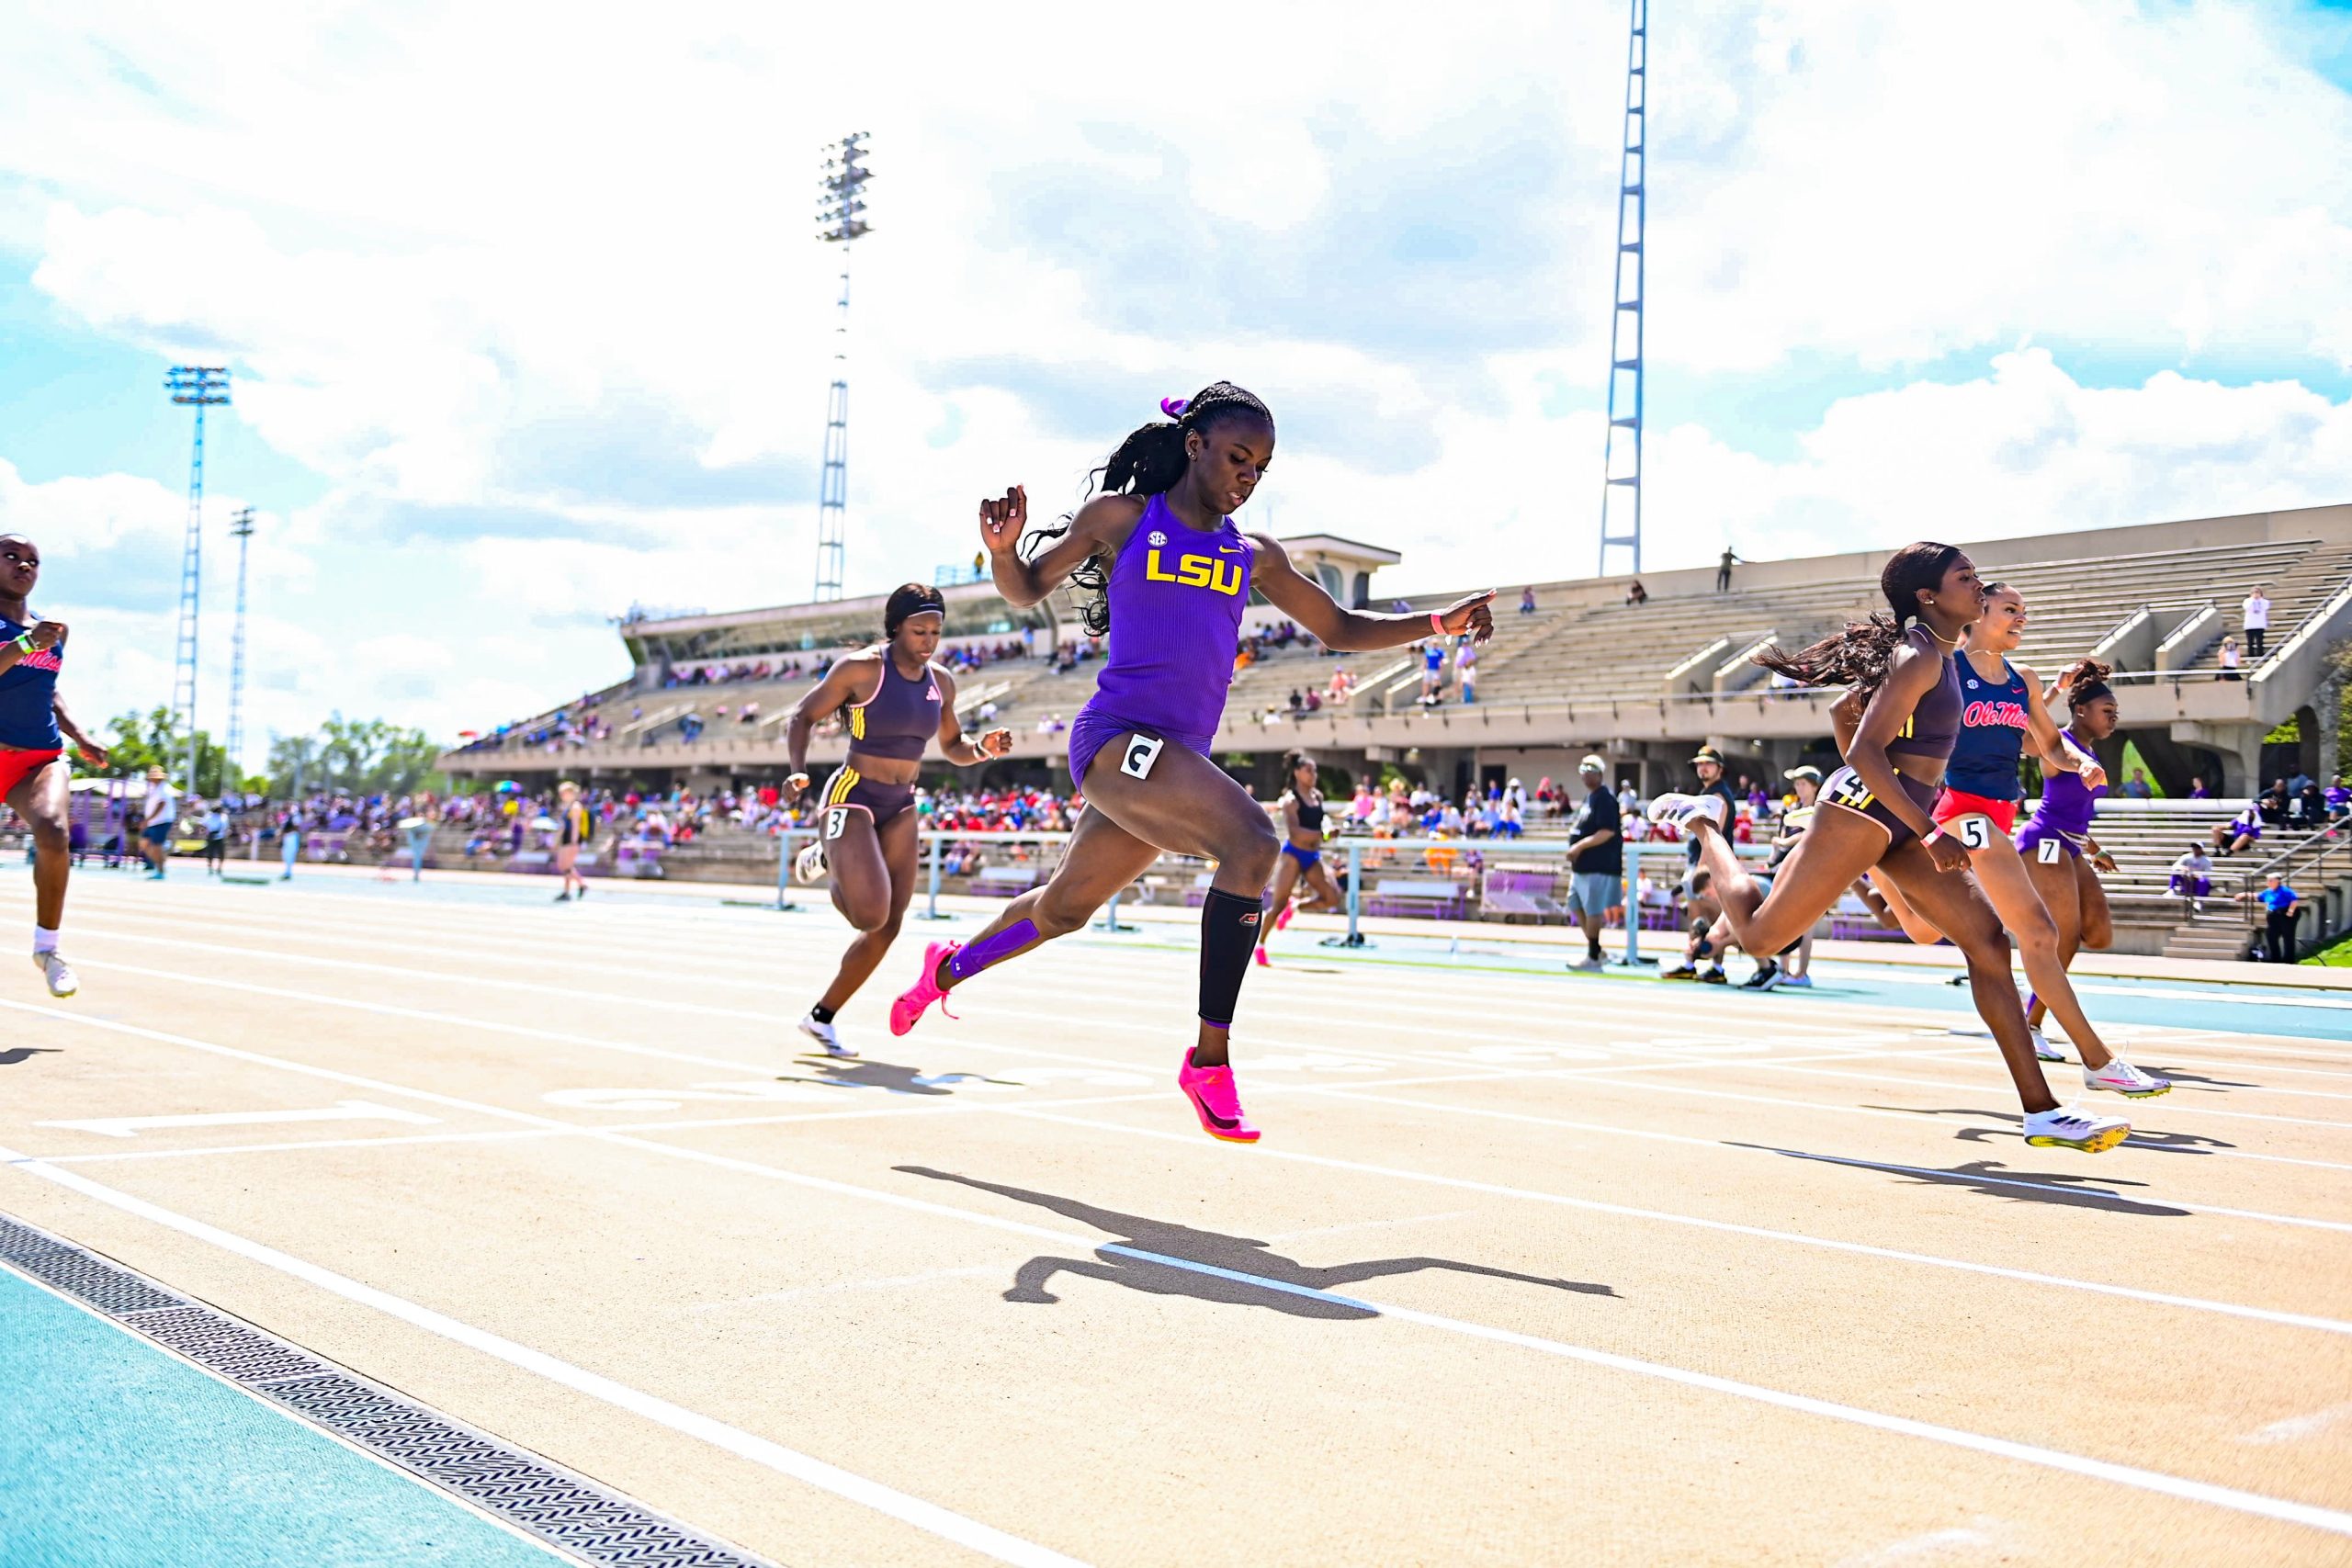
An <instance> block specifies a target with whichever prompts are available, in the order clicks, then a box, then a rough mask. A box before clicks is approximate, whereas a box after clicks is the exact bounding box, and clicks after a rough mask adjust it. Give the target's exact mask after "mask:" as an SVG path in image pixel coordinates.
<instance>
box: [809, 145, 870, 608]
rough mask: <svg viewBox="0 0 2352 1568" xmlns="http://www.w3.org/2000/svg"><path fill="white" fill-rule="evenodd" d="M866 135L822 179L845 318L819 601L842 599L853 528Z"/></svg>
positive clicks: (821, 201) (823, 502)
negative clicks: (857, 279)
mask: <svg viewBox="0 0 2352 1568" xmlns="http://www.w3.org/2000/svg"><path fill="white" fill-rule="evenodd" d="M865 141H866V133H865V131H863V130H858V131H853V132H851V133H850V134H849V135H847V136H844V137H842V139H841V140H840V141H836V142H834V143H833V144H832V145H831V146H830V147H827V148H826V149H825V166H824V172H823V173H822V174H821V175H819V176H818V179H817V191H818V197H817V222H818V224H819V228H818V230H817V238H819V239H820V240H822V241H824V242H825V243H828V244H833V245H839V246H840V247H841V248H842V303H841V319H840V321H838V322H837V323H836V324H835V326H834V328H833V333H834V337H833V386H832V390H831V393H830V394H828V396H827V398H826V400H825V468H824V475H823V477H822V479H820V481H819V485H818V491H817V597H818V598H820V599H838V598H840V597H841V596H842V560H843V558H844V557H845V556H846V555H847V554H848V551H847V548H846V535H847V531H848V526H849V248H850V244H851V243H852V242H853V241H854V240H856V239H858V238H859V237H860V236H862V235H864V234H865V232H866V231H867V230H868V229H869V228H870V227H871V225H869V224H868V223H867V222H866V221H865V216H864V214H865V182H866V181H867V180H869V179H872V178H873V177H874V175H873V173H872V172H871V171H870V170H868V169H867V168H866V166H865Z"/></svg>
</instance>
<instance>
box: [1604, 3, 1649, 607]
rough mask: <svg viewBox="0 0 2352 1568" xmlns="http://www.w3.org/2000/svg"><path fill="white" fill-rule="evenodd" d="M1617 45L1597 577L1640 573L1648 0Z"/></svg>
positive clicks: (1636, 11)
mask: <svg viewBox="0 0 2352 1568" xmlns="http://www.w3.org/2000/svg"><path fill="white" fill-rule="evenodd" d="M1632 5H1633V36H1632V38H1631V39H1629V40H1628V41H1627V43H1626V46H1625V151H1624V154H1623V158H1622V159H1621V161H1620V162H1619V164H1618V166H1617V261H1616V266H1615V269H1614V270H1615V274H1616V276H1615V278H1614V280H1613V285H1614V287H1613V295H1612V297H1613V299H1614V301H1615V308H1614V309H1613V310H1611V312H1610V321H1609V434H1608V436H1607V438H1606V439H1605V441H1604V443H1603V445H1602V447H1601V455H1600V467H1601V486H1600V575H1601V576H1603V577H1606V576H1608V575H1609V552H1610V551H1611V550H1612V549H1623V550H1625V551H1627V552H1629V553H1630V554H1631V555H1632V557H1633V565H1632V566H1631V568H1630V569H1629V570H1632V571H1634V572H1635V573H1639V572H1640V571H1641V570H1642V337H1643V319H1642V284H1643V281H1644V273H1645V266H1644V263H1643V258H1644V256H1645V254H1646V252H1645V248H1644V247H1645V243H1646V242H1647V240H1648V239H1649V101H1650V88H1649V81H1650V78H1649V64H1650V38H1649V33H1650V25H1649V24H1650V6H1649V0H1632Z"/></svg>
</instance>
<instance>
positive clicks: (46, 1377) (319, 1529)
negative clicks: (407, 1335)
mask: <svg viewBox="0 0 2352 1568" xmlns="http://www.w3.org/2000/svg"><path fill="white" fill-rule="evenodd" d="M561 1561H564V1559H561V1558H559V1557H557V1556H556V1555H554V1554H553V1553H551V1552H549V1551H546V1550H545V1549H543V1548H540V1547H537V1546H534V1545H532V1544H531V1543H530V1542H528V1541H526V1540H523V1539H522V1538H520V1537H518V1536H515V1535H513V1534H511V1533H509V1532H508V1531H506V1530H504V1529H500V1528H499V1527H498V1526H496V1525H494V1524H492V1523H491V1522H489V1521H488V1520H486V1519H484V1518H482V1517H481V1516H480V1515H478V1514H475V1513H473V1512H472V1511H471V1510H470V1509H468V1508H466V1507H465V1506H462V1505H460V1504H458V1503H457V1502H454V1501H452V1500H451V1499H450V1498H448V1497H447V1496H445V1495H442V1494H441V1493H439V1492H436V1491H434V1490H433V1489H431V1488H429V1487H426V1486H424V1485H421V1484H420V1483H417V1482H415V1481H413V1480H411V1479H409V1478H408V1477H407V1476H405V1475H402V1474H401V1473H400V1472H396V1471H392V1470H390V1469H387V1468H386V1467H385V1466H383V1465H381V1464H379V1463H378V1462H377V1461H374V1460H371V1459H368V1458H367V1457H366V1456H364V1455H362V1454H359V1453H356V1452H354V1451H353V1450H350V1449H347V1448H345V1447H344V1446H343V1445H342V1444H340V1443H338V1442H335V1441H334V1439H332V1438H328V1437H326V1436H325V1435H324V1434H322V1433H321V1432H319V1431H318V1430H317V1429H316V1428H314V1427H310V1426H308V1425H306V1424H305V1423H303V1422H300V1421H298V1420H295V1419H293V1418H292V1417H290V1416H284V1415H280V1414H279V1413H278V1412H277V1411H276V1410H275V1409H272V1408H271V1407H269V1406H268V1405H266V1404H263V1403H262V1402H260V1401H258V1400H256V1399H254V1398H253V1397H252V1396H250V1395H248V1394H245V1393H239V1392H238V1391H237V1390H235V1389H233V1388H230V1387H228V1386H227V1385H225V1384H223V1383H221V1382H219V1381H218V1380H216V1379H215V1378H213V1377H211V1376H210V1375H209V1374H208V1373H205V1372H202V1371H198V1370H197V1369H196V1368H194V1367H192V1366H189V1365H188V1364H187V1363H186V1362H184V1361H181V1360H179V1359H177V1358H175V1357H174V1356H171V1355H169V1354H167V1353H166V1352H164V1351H163V1350H161V1349H158V1348H155V1347H154V1346H153V1345H150V1344H148V1343H147V1342H146V1341H144V1340H142V1339H141V1338H139V1337H136V1336H134V1335H132V1334H130V1333H127V1332H126V1331H124V1330H123V1329H122V1328H119V1327H118V1326H116V1325H113V1324H111V1323H108V1322H106V1321H104V1320H103V1319H101V1318H99V1317H97V1316H96V1315H95V1314H92V1313H90V1312H87V1311H85V1309H83V1308H81V1307H79V1306H76V1305H74V1304H73V1303H69V1302H66V1301H63V1300H62V1299H60V1298H59V1297H57V1296H55V1295H52V1294H51V1292H48V1291H46V1290H43V1289H42V1288H40V1286H38V1285H35V1284H33V1283H31V1282H30V1281H28V1280H25V1279H23V1278H22V1277H21V1276H19V1275H17V1274H15V1273H12V1272H10V1271H8V1270H6V1269H0V1564H6V1568H153V1565H155V1564H163V1563H175V1564H176V1563H189V1564H196V1563H200V1564H203V1565H204V1568H285V1565H287V1564H297V1563H299V1564H302V1565H304V1568H345V1565H348V1568H358V1565H361V1564H367V1565H368V1568H412V1565H413V1568H445V1565H446V1568H547V1565H548V1564H549V1563H551V1562H561Z"/></svg>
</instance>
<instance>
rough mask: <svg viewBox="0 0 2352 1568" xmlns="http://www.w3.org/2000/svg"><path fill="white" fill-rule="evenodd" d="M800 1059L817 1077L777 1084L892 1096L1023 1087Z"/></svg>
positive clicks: (862, 1060)
mask: <svg viewBox="0 0 2352 1568" xmlns="http://www.w3.org/2000/svg"><path fill="white" fill-rule="evenodd" d="M800 1060H801V1061H802V1062H803V1063H804V1064H805V1065H807V1066H810V1067H814V1068H815V1069H816V1070H817V1075H818V1076H816V1077H802V1076H801V1075H799V1074H797V1073H781V1074H778V1075H777V1077H776V1081H777V1082H778V1083H813V1084H821V1085H823V1086H824V1087H825V1088H827V1089H887V1090H888V1091H889V1092H890V1093H892V1094H934V1095H935V1094H954V1093H955V1092H956V1085H957V1084H965V1083H992V1084H999V1085H1001V1086H1003V1087H1006V1088H1010V1089H1018V1088H1019V1087H1020V1086H1019V1085H1018V1084H1014V1083H1012V1082H1010V1080H1008V1079H1005V1078H992V1077H984V1076H983V1075H981V1074H979V1073H926V1072H924V1071H923V1070H922V1068H921V1067H910V1066H905V1065H903V1064H901V1063H899V1062H877V1061H876V1060H875V1059H874V1058H872V1057H871V1056H855V1057H846V1056H803V1057H801V1058H800Z"/></svg>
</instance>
